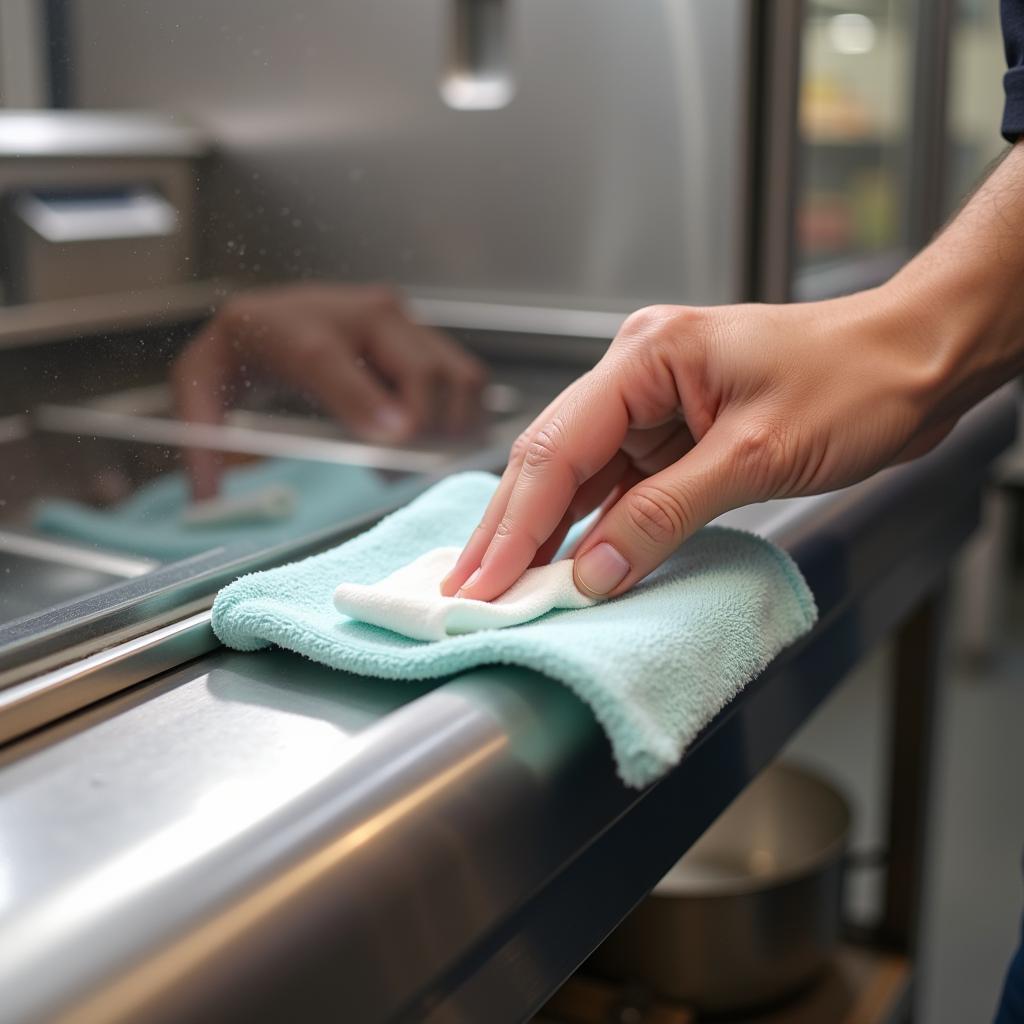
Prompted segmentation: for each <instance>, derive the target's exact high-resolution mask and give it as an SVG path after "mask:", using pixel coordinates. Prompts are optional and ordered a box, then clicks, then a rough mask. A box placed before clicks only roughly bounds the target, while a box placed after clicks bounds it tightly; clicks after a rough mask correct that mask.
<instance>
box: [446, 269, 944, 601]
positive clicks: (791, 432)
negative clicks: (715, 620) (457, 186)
mask: <svg viewBox="0 0 1024 1024" xmlns="http://www.w3.org/2000/svg"><path fill="white" fill-rule="evenodd" d="M930 341H931V339H930V337H929V334H928V329H927V328H926V327H925V325H924V324H923V323H917V322H914V321H913V320H911V319H910V318H909V317H908V316H907V313H906V304H905V303H904V302H902V301H901V299H900V295H899V293H898V290H897V286H895V285H890V286H888V287H887V288H881V289H876V290H874V291H871V292H865V293H861V294H860V295H858V296H850V297H846V298H841V299H835V300H830V301H827V302H818V303H807V304H802V305H787V306H768V305H740V306H724V307H712V308H707V309H694V308H688V307H683V306H655V307H651V308H648V309H643V310H640V311H639V312H638V313H634V314H633V315H632V316H630V317H629V318H628V319H627V320H626V322H625V323H624V324H623V326H622V329H621V330H620V332H619V334H618V336H617V337H616V339H615V341H614V342H613V343H612V345H611V347H610V348H609V350H608V352H607V353H606V355H605V356H604V358H603V359H601V361H600V362H599V363H598V364H597V366H596V367H595V368H594V369H593V370H591V371H590V372H588V373H587V374H585V375H584V376H583V377H582V378H580V379H579V380H578V381H577V382H576V383H574V384H573V385H571V386H570V387H569V388H568V389H567V390H566V391H564V392H563V393H562V394H561V395H560V396H559V397H558V398H556V399H555V400H554V401H553V402H552V403H551V404H550V405H549V406H548V407H547V408H546V409H545V410H544V412H543V413H541V415H540V416H539V417H538V418H537V419H536V420H534V422H533V423H532V424H531V425H530V427H529V428H528V429H527V430H526V431H525V432H524V433H523V434H522V435H521V437H520V438H519V440H518V441H517V442H516V445H515V446H514V448H513V450H512V454H511V457H510V460H509V465H508V468H507V469H506V471H505V474H504V476H503V477H502V480H501V483H500V485H499V487H498V490H497V491H496V493H495V495H494V497H493V499H492V500H491V502H490V504H489V506H488V508H487V511H486V513H485V515H484V517H483V520H482V521H481V523H480V525H479V527H478V528H477V530H476V531H475V532H474V534H473V536H472V537H471V538H470V540H469V542H468V544H467V546H466V548H465V549H464V551H463V552H462V555H461V556H460V558H459V560H458V562H457V564H456V566H455V568H454V569H453V570H452V572H451V574H450V575H449V577H448V578H447V579H446V580H445V582H444V584H443V586H442V592H443V593H445V594H447V595H451V594H455V593H459V594H460V596H465V597H470V598H476V599H479V600H485V601H486V600H491V599H493V598H495V597H497V596H498V595H500V594H501V593H503V592H504V591H505V590H506V589H507V588H508V587H509V586H511V584H512V583H514V582H515V581H516V580H517V579H518V578H519V576H520V575H521V574H522V573H523V571H524V570H525V569H527V568H528V567H529V566H531V565H534V564H542V563H544V562H545V561H548V560H549V559H550V558H551V557H552V555H553V554H554V553H555V551H556V550H557V548H558V547H559V545H560V544H561V542H562V540H563V539H564V538H565V535H566V533H567V531H568V530H569V528H570V526H571V525H572V524H573V523H574V522H575V521H577V520H579V519H580V518H582V517H583V516H585V515H586V514H587V513H589V512H590V511H592V510H593V509H594V508H597V507H598V506H600V505H603V506H604V508H603V514H602V515H601V518H600V519H599V521H598V522H597V523H596V525H595V526H594V527H593V528H592V529H591V530H590V531H589V533H588V534H587V535H586V536H585V537H584V539H583V541H582V542H581V543H580V545H579V547H578V549H577V552H576V556H575V558H576V560H575V577H576V583H577V585H578V586H579V587H580V588H581V589H582V590H584V591H585V592H588V593H590V594H592V595H594V596H602V597H603V596H615V595H618V594H621V593H622V592H623V591H625V590H627V589H629V588H630V587H632V586H633V585H634V584H635V583H636V582H637V581H639V580H641V579H642V578H643V577H644V576H646V575H647V574H648V573H650V572H651V571H652V570H653V569H654V568H655V567H657V566H658V565H659V564H660V563H661V562H662V561H664V560H665V559H666V558H667V557H668V556H669V555H670V554H671V553H672V552H673V551H674V550H675V549H676V548H677V547H678V546H679V545H680V544H681V543H682V542H683V541H684V540H685V539H686V538H687V537H689V536H690V535H691V534H692V533H693V532H694V531H695V530H697V529H698V528H699V527H700V526H703V525H704V524H705V523H707V522H708V521H710V520H711V519H713V518H715V517H716V516H718V515H720V514H721V513H723V512H726V511H728V510H729V509H731V508H735V507H738V506H741V505H745V504H749V503H751V502H756V501H763V500H766V499H769V498H777V497H785V496H793V495H803V494H812V493H818V492H822V491H827V490H832V489H834V488H837V487H842V486H845V485H848V484H851V483H853V482H855V481H857V480H860V479H863V478H864V477H866V476H868V475H870V474H871V473H873V472H874V471H875V470H878V469H880V468H882V467H883V466H885V465H888V464H889V463H892V462H895V461H898V460H900V459H902V458H909V457H913V456H915V455H918V454H921V453H923V452H924V451H926V450H927V449H928V448H929V447H931V446H932V445H934V444H935V443H936V442H937V441H938V440H940V439H941V438H942V437H943V436H944V435H945V433H947V432H948V430H949V429H950V428H951V427H952V425H953V424H954V423H955V421H956V417H957V415H958V414H959V409H956V410H951V409H949V408H940V407H939V406H938V405H937V404H936V403H935V402H933V398H934V396H935V395H936V394H937V393H938V392H939V391H940V390H941V389H940V388H939V386H938V385H939V380H940V377H941V374H942V372H943V368H942V366H941V365H940V361H939V360H937V359H936V358H933V357H930V355H929V353H930Z"/></svg>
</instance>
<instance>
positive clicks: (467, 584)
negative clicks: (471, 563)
mask: <svg viewBox="0 0 1024 1024" xmlns="http://www.w3.org/2000/svg"><path fill="white" fill-rule="evenodd" d="M479 578H480V570H479V569H477V570H476V571H475V572H474V573H473V575H472V576H470V577H469V579H468V580H466V582H465V583H463V584H462V586H461V587H459V590H458V592H457V593H456V595H455V596H456V597H462V596H463V595H464V594H465V592H466V591H467V590H469V588H470V587H472V586H473V584H474V583H476V581H477V580H478V579H479Z"/></svg>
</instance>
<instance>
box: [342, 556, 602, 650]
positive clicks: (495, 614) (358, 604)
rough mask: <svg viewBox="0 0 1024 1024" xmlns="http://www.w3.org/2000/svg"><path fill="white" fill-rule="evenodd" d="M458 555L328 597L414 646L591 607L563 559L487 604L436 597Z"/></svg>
mask: <svg viewBox="0 0 1024 1024" xmlns="http://www.w3.org/2000/svg"><path fill="white" fill-rule="evenodd" d="M459 552H460V549H459V548H456V547H449V548H434V550H433V551H428V552H427V553H426V554H424V555H420V557H419V558H417V559H416V560H415V561H413V562H410V563H409V564H408V565H405V566H403V567H402V568H401V569H398V570H396V571H395V572H393V573H392V574H391V575H390V576H388V577H386V578H385V579H382V580H381V581H380V582H378V583H373V584H370V585H368V586H366V585H363V584H359V583H341V584H340V585H339V586H338V588H337V589H336V590H335V591H334V606H335V608H337V609H338V611H339V612H341V613H343V614H344V615H348V616H350V617H351V618H353V619H359V620H360V621H362V622H369V623H371V624H372V625H374V626H383V627H384V628H385V629H390V630H392V631H393V632H395V633H401V634H402V635H403V636H407V637H411V638H412V639H414V640H443V639H444V638H445V637H447V636H455V635H458V634H460V633H475V632H477V631H478V630H481V629H502V628H504V627H505V626H518V625H520V624H521V623H523V622H529V621H530V620H531V619H536V618H538V617H539V616H541V615H544V614H545V613H547V612H550V611H553V610H554V609H556V608H587V607H589V606H590V605H592V604H594V603H595V602H594V599H593V598H591V597H587V596H586V595H585V594H583V593H581V592H580V590H579V589H577V587H576V584H575V582H574V581H573V578H572V560H571V559H568V558H565V559H562V560H561V561H559V562H553V563H552V564H550V565H542V566H538V567H537V568H535V569H527V570H526V572H525V573H523V575H522V576H521V577H520V579H519V580H518V581H517V582H516V583H513V584H512V586H511V587H509V589H508V590H506V591H505V593H504V594H502V595H501V596H500V597H497V598H495V599H494V600H493V601H473V600H470V599H469V598H465V597H442V596H441V581H442V580H443V579H444V577H445V576H446V575H447V574H448V573H449V572H450V571H451V570H452V568H454V566H455V561H456V559H457V558H458V557H459Z"/></svg>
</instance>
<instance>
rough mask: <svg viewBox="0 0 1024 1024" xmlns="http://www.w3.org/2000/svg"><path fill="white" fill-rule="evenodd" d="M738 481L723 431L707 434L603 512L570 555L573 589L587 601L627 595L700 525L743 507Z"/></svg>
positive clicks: (730, 451)
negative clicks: (625, 593)
mask: <svg viewBox="0 0 1024 1024" xmlns="http://www.w3.org/2000/svg"><path fill="white" fill-rule="evenodd" d="M738 476H739V474H738V473H737V472H736V460H735V459H734V458H733V451H732V446H731V445H730V444H729V443H728V439H727V438H726V436H725V434H724V431H722V430H721V429H719V430H718V431H717V432H716V429H715V428H712V430H711V431H709V432H708V433H707V434H706V435H705V436H704V437H703V438H702V439H701V440H700V441H699V442H698V443H697V444H696V445H695V446H694V447H693V449H691V450H690V451H689V452H688V453H687V454H686V455H684V456H683V457H682V458H681V459H679V460H678V461H677V462H675V463H673V464H672V465H671V466H669V467H667V468H666V469H663V470H662V471H661V472H660V473H655V474H654V475H653V476H650V477H647V478H646V479H645V480H642V481H641V482H640V483H638V484H636V485H635V486H634V487H631V488H630V489H629V490H628V491H626V493H625V494H623V495H622V496H621V497H620V498H619V500H618V501H616V502H615V504H614V505H612V506H611V508H609V509H608V511H607V512H606V513H605V514H604V516H603V517H602V518H601V520H600V522H598V523H597V524H596V525H595V527H594V528H593V530H592V532H591V533H590V535H589V536H588V537H587V538H586V540H585V542H584V543H583V544H582V545H581V547H580V550H579V551H578V552H577V554H576V560H575V566H574V568H573V576H574V578H575V581H576V585H577V586H578V587H579V588H580V590H582V591H583V593H585V594H590V595H591V596H593V597H615V596H617V595H618V594H621V593H623V592H624V591H626V590H628V589H629V588H630V587H632V586H633V584H634V583H637V582H638V581H640V580H642V579H643V578H644V577H645V576H646V575H647V574H648V573H650V572H652V571H653V570H654V569H656V568H657V567H658V566H659V565H661V563H662V562H664V561H665V559H666V558H668V557H669V555H671V554H672V552H673V551H675V550H676V548H678V547H679V545H680V544H682V543H683V541H685V540H686V539H687V538H688V537H690V536H691V535H692V534H693V533H695V532H696V531H697V530H698V529H700V527H702V526H704V525H705V523H707V522H709V521H710V520H712V519H714V518H715V517H716V516H718V515H721V514H722V513H723V512H725V511H727V510H729V509H730V508H735V507H737V506H739V505H742V504H745V501H746V499H745V498H744V496H743V494H742V493H741V490H740V486H739V484H740V481H739V479H738Z"/></svg>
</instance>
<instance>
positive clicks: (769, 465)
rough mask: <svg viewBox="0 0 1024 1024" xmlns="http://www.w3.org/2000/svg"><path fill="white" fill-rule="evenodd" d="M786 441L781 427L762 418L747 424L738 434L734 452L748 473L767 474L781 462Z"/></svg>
mask: <svg viewBox="0 0 1024 1024" xmlns="http://www.w3.org/2000/svg"><path fill="white" fill-rule="evenodd" d="M785 451H786V441H785V435H784V433H783V431H782V430H781V428H780V427H779V426H778V425H777V424H775V423H772V422H770V421H767V420H762V421H760V422H756V423H748V424H746V425H745V426H744V427H743V428H742V429H741V430H740V431H739V433H738V434H737V436H736V439H735V442H734V452H735V456H736V460H737V462H738V463H739V466H740V468H741V469H742V470H743V471H744V472H747V473H755V474H758V475H762V474H766V473H768V472H769V471H770V470H772V469H774V468H775V467H776V466H778V465H779V464H781V463H782V462H783V460H784V457H785Z"/></svg>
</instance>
